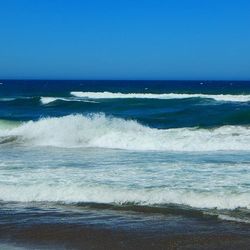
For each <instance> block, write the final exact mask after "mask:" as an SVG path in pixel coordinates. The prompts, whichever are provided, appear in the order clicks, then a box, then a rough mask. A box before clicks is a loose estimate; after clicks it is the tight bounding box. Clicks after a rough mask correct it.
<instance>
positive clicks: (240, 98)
mask: <svg viewBox="0 0 250 250" xmlns="http://www.w3.org/2000/svg"><path fill="white" fill-rule="evenodd" d="M70 94H71V95H73V96H76V97H82V98H90V99H111V98H114V99H115V98H116V99H120V98H144V99H186V98H207V99H213V100H216V101H225V102H249V101H250V95H229V94H227V95H223V94H218V95H209V94H176V93H165V94H153V93H120V92H117V93H112V92H107V91H105V92H82V91H72V92H70Z"/></svg>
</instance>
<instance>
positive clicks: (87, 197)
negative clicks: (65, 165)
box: [0, 182, 250, 210]
mask: <svg viewBox="0 0 250 250" xmlns="http://www.w3.org/2000/svg"><path fill="white" fill-rule="evenodd" d="M67 183H68V182H67ZM0 200H2V201H8V202H9V201H15V202H17V201H18V202H34V201H35V202H43V201H49V202H65V203H69V204H70V203H81V202H83V203H92V202H93V203H103V204H127V203H133V204H136V205H166V204H178V205H186V206H191V207H193V208H208V209H213V208H217V209H229V210H233V209H236V208H239V207H242V208H247V209H250V194H249V193H238V194H237V193H227V192H224V193H212V192H194V191H188V190H170V189H164V188H154V189H150V190H147V189H128V188H112V187H107V186H95V187H91V186H84V185H82V184H80V183H78V184H73V183H68V184H65V183H64V182H62V183H59V184H58V183H57V184H55V183H54V184H53V185H52V184H51V183H50V182H48V183H43V184H38V183H36V184H33V185H32V184H28V185H27V184H26V185H21V184H19V185H18V188H17V186H16V185H3V184H1V185H0Z"/></svg>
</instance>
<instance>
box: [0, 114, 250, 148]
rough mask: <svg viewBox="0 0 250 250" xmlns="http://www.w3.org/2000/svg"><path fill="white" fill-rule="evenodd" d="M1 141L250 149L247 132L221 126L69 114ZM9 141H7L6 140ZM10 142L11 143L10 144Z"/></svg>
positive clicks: (6, 133) (26, 126)
mask: <svg viewBox="0 0 250 250" xmlns="http://www.w3.org/2000/svg"><path fill="white" fill-rule="evenodd" d="M0 138H1V141H5V140H4V138H16V141H17V142H19V143H24V144H26V145H31V146H56V147H65V148H71V147H97V148H111V149H125V150H160V151H218V150H250V129H249V128H248V127H244V126H222V127H219V128H215V129H198V128H177V129H164V130H163V129H162V130H161V129H154V128H149V127H147V126H143V125H141V124H139V123H138V122H136V121H132V120H124V119H119V118H112V117H107V116H105V115H103V114H95V115H89V116H83V115H69V116H64V117H59V118H43V119H40V120H39V121H29V122H26V123H22V124H21V125H16V126H15V127H12V126H9V127H6V124H5V128H4V129H1V127H0ZM7 141H8V140H7ZM12 142H13V141H12Z"/></svg>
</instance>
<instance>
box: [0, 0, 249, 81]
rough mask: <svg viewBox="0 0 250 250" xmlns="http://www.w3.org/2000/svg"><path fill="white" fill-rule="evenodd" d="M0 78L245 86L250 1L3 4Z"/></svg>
mask: <svg viewBox="0 0 250 250" xmlns="http://www.w3.org/2000/svg"><path fill="white" fill-rule="evenodd" d="M0 78H26V79H27V78H33V79H34V78H38V79H55V78H57V79H230V80H231V79H250V1H249V0H245V1H244V0H171V1H170V0H169V1H168V0H123V1H122V0H102V1H101V0H81V1H80V0H67V1H66V0H40V1H38V0H37V1H35V0H34V1H33V0H0Z"/></svg>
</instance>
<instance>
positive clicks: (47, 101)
mask: <svg viewBox="0 0 250 250" xmlns="http://www.w3.org/2000/svg"><path fill="white" fill-rule="evenodd" d="M40 101H41V103H42V104H43V105H47V104H50V103H52V102H55V101H65V102H70V101H74V102H79V101H81V102H90V103H98V102H96V101H90V100H82V99H81V100H80V99H76V98H74V99H72V98H63V97H43V96H42V97H40Z"/></svg>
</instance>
